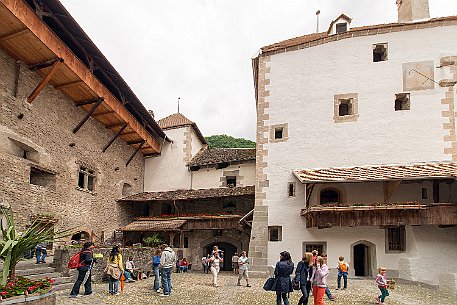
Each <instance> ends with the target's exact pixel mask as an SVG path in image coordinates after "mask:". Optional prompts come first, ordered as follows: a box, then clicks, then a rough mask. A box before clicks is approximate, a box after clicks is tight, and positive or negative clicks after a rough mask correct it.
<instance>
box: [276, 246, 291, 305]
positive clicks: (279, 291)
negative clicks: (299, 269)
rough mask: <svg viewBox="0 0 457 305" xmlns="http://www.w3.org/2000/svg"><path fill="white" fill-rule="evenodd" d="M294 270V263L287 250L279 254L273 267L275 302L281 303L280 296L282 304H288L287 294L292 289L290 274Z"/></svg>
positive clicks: (278, 304)
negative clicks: (277, 260)
mask: <svg viewBox="0 0 457 305" xmlns="http://www.w3.org/2000/svg"><path fill="white" fill-rule="evenodd" d="M293 272H294V263H293V262H292V258H291V257H290V253H289V252H287V251H284V252H281V253H280V254H279V262H277V263H276V267H275V279H276V280H275V286H274V287H276V304H277V305H281V298H282V300H283V301H284V305H289V299H288V294H289V292H292V291H294V290H293V287H292V280H291V279H290V275H291V274H292V273H293Z"/></svg>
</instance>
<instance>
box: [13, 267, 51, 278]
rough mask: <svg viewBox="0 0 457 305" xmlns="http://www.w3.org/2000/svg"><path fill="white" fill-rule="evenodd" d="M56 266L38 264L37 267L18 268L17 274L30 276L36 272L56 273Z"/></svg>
mask: <svg viewBox="0 0 457 305" xmlns="http://www.w3.org/2000/svg"><path fill="white" fill-rule="evenodd" d="M55 271H56V270H55V268H52V267H49V266H43V265H38V266H37V267H36V268H29V269H16V275H20V276H29V275H34V274H43V273H54V272H55Z"/></svg>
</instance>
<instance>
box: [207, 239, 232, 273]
mask: <svg viewBox="0 0 457 305" xmlns="http://www.w3.org/2000/svg"><path fill="white" fill-rule="evenodd" d="M214 246H218V248H219V250H221V251H223V255H224V262H223V263H222V264H221V266H220V267H221V270H225V271H231V270H232V256H233V254H235V252H237V249H236V247H235V246H234V245H232V244H229V243H225V242H215V243H211V244H209V245H207V246H206V247H205V253H204V255H205V256H206V254H209V255H211V253H212V252H213V247H214Z"/></svg>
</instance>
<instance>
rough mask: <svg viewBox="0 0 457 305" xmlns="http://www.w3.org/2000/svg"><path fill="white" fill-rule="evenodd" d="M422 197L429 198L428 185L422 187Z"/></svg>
mask: <svg viewBox="0 0 457 305" xmlns="http://www.w3.org/2000/svg"><path fill="white" fill-rule="evenodd" d="M422 199H428V191H427V188H426V187H423V188H422Z"/></svg>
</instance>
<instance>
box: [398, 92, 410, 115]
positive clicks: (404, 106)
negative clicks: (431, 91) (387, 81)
mask: <svg viewBox="0 0 457 305" xmlns="http://www.w3.org/2000/svg"><path fill="white" fill-rule="evenodd" d="M409 97H410V94H409V93H398V94H395V111H399V110H410V108H411V104H410V99H409Z"/></svg>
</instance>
